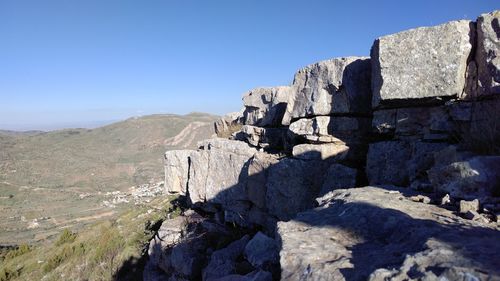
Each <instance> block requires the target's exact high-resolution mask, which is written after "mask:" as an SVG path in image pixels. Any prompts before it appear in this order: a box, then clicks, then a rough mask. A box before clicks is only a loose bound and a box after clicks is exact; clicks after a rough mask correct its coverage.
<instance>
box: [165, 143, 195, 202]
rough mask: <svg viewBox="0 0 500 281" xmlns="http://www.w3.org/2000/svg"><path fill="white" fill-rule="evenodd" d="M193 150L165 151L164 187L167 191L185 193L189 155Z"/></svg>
mask: <svg viewBox="0 0 500 281" xmlns="http://www.w3.org/2000/svg"><path fill="white" fill-rule="evenodd" d="M193 152H194V151H193V150H171V151H167V152H165V188H166V190H167V192H169V193H179V194H180V195H186V190H187V185H188V175H189V156H190V155H191V154H192V153H193Z"/></svg>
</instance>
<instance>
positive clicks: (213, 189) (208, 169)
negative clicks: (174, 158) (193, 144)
mask: <svg viewBox="0 0 500 281" xmlns="http://www.w3.org/2000/svg"><path fill="white" fill-rule="evenodd" d="M199 146H200V148H201V150H199V151H196V153H193V154H192V155H191V156H190V163H191V164H190V165H191V166H190V170H189V196H190V199H191V202H192V203H196V202H200V203H202V202H211V203H217V204H222V205H223V206H230V205H231V202H233V201H238V200H247V197H246V191H245V188H246V178H247V175H248V172H247V169H248V162H249V160H250V158H251V157H252V156H253V155H254V154H255V153H256V152H257V151H256V150H255V149H254V148H251V147H249V146H248V145H247V144H246V143H244V142H241V141H234V140H226V139H211V140H207V141H204V142H201V143H200V144H199Z"/></svg>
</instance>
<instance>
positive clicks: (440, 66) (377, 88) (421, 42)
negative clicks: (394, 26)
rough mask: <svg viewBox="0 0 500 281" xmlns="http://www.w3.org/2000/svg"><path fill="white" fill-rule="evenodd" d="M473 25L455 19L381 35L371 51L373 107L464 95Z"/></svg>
mask: <svg viewBox="0 0 500 281" xmlns="http://www.w3.org/2000/svg"><path fill="white" fill-rule="evenodd" d="M472 27H473V25H472V24H471V22H470V21H466V20H462V21H452V22H448V23H445V24H441V25H438V26H433V27H421V28H416V29H411V30H408V31H403V32H400V33H396V34H392V35H387V36H383V37H380V38H378V39H377V40H376V41H375V43H374V45H373V47H372V51H371V57H372V90H373V102H372V105H373V107H374V108H375V107H378V106H380V105H384V104H390V103H391V102H392V103H394V102H398V101H401V100H404V103H405V104H406V105H407V104H408V103H409V102H410V101H409V100H418V99H425V98H435V97H443V96H458V95H461V94H462V92H463V91H464V86H465V73H466V68H467V59H468V57H469V55H470V52H471V50H472V44H471V38H470V34H472V33H473V32H474V30H472Z"/></svg>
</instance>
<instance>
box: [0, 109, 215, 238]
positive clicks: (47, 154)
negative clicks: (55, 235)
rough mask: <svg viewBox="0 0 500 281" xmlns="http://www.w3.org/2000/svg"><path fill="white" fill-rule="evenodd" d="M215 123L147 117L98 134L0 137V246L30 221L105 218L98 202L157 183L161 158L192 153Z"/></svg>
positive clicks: (204, 117)
mask: <svg viewBox="0 0 500 281" xmlns="http://www.w3.org/2000/svg"><path fill="white" fill-rule="evenodd" d="M216 118H217V116H214V115H208V114H203V113H192V114H188V115H182V116H181V115H171V114H165V115H149V116H144V117H134V118H130V119H127V120H125V121H122V122H117V123H113V124H111V125H108V126H104V127H100V128H96V129H65V130H58V131H51V132H36V133H35V132H30V133H27V132H23V133H16V132H11V131H2V132H0V213H1V215H0V219H1V220H0V221H1V222H0V228H2V229H7V231H5V232H4V231H2V233H0V244H2V243H6V242H9V241H10V239H6V237H5V236H9V235H8V233H9V232H10V233H11V235H10V236H9V237H11V238H12V236H13V235H17V236H18V237H19V234H20V233H21V232H22V231H23V230H26V227H27V226H28V224H29V223H30V222H32V220H34V219H38V218H44V217H45V218H47V217H50V218H51V220H50V222H51V223H50V224H47V225H51V226H56V225H57V226H63V225H67V223H68V222H71V221H73V222H75V221H77V222H78V221H80V220H81V218H82V217H85V218H92V217H94V216H96V217H99V216H101V215H103V214H110V212H109V209H106V208H103V206H102V201H103V200H104V198H103V197H102V196H101V195H102V194H104V193H105V192H111V191H125V190H128V189H129V188H130V187H131V186H138V185H141V184H147V183H157V182H159V181H161V180H162V179H163V153H164V152H165V151H166V150H171V149H184V148H195V146H196V143H197V142H198V141H200V140H202V139H206V138H210V137H211V136H212V135H213V134H214V132H213V121H214V120H215V119H216ZM82 194H83V195H82ZM88 194H91V195H92V196H90V198H85V199H81V197H79V196H84V195H85V196H86V195H88ZM58 210H59V211H58ZM1 217H6V218H5V219H3V218H1ZM89 220H92V219H89ZM33 229H34V230H33V231H32V234H33V235H35V236H36V234H37V231H36V230H37V229H35V228H33ZM30 235H31V234H30ZM40 238H42V237H40ZM30 239H35V240H38V239H37V238H34V236H29V237H28V240H30Z"/></svg>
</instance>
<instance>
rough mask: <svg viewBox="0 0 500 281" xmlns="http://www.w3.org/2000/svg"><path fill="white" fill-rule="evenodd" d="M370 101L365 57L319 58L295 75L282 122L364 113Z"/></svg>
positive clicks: (286, 123)
mask: <svg viewBox="0 0 500 281" xmlns="http://www.w3.org/2000/svg"><path fill="white" fill-rule="evenodd" d="M370 100H371V92H370V59H369V58H365V57H348V58H336V59H331V60H326V61H321V62H318V63H315V64H312V65H309V66H306V67H304V68H303V69H301V70H299V71H298V72H297V73H296V74H295V78H294V81H293V85H292V94H291V95H290V98H289V100H288V104H287V108H286V112H285V115H284V117H283V124H284V125H288V124H290V122H291V121H292V120H293V119H297V118H300V117H308V116H317V115H331V114H336V113H352V114H368V113H370V112H371V109H370Z"/></svg>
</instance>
